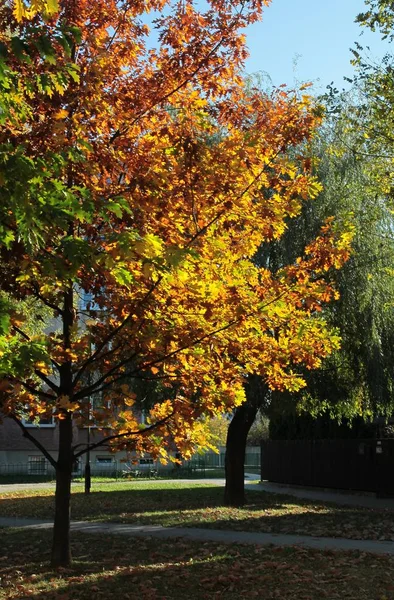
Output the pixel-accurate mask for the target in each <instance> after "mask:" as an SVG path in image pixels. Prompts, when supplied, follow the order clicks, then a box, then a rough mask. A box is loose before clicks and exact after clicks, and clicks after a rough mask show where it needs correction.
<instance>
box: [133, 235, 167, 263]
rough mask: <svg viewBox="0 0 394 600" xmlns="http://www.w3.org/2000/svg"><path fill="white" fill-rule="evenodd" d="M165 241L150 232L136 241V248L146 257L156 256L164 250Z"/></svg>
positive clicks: (136, 250)
mask: <svg viewBox="0 0 394 600" xmlns="http://www.w3.org/2000/svg"><path fill="white" fill-rule="evenodd" d="M163 248H164V244H163V241H162V240H161V239H160V238H159V237H158V236H156V235H153V234H151V233H148V234H147V235H146V236H145V237H144V238H143V239H141V240H139V241H137V242H134V250H135V252H137V253H138V254H139V255H140V256H144V257H145V258H156V257H158V256H160V255H161V254H162V252H163Z"/></svg>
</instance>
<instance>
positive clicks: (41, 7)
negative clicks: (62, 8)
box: [13, 0, 59, 22]
mask: <svg viewBox="0 0 394 600" xmlns="http://www.w3.org/2000/svg"><path fill="white" fill-rule="evenodd" d="M39 12H42V13H43V14H44V15H47V16H52V15H54V14H56V13H57V12H59V2H58V0H31V2H30V3H28V4H27V6H26V4H25V2H24V1H23V0H14V10H13V13H14V15H15V18H16V20H17V21H19V22H20V21H22V20H23V19H24V18H28V19H32V18H33V17H34V16H35V15H36V14H37V13H39Z"/></svg>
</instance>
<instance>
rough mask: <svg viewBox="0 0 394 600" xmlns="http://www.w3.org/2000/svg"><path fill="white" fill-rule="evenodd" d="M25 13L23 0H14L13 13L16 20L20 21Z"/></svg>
mask: <svg viewBox="0 0 394 600" xmlns="http://www.w3.org/2000/svg"><path fill="white" fill-rule="evenodd" d="M26 14H27V11H26V8H25V6H24V3H23V0H15V5H14V15H15V17H16V20H17V21H22V19H23V17H24V16H25V15H26Z"/></svg>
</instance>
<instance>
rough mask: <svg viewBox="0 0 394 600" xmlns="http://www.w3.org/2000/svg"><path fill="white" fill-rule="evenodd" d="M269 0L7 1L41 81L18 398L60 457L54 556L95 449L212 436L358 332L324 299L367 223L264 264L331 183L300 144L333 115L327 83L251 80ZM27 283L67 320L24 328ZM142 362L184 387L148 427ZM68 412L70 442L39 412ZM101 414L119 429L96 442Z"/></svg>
mask: <svg viewBox="0 0 394 600" xmlns="http://www.w3.org/2000/svg"><path fill="white" fill-rule="evenodd" d="M46 4H47V6H49V5H50V6H52V4H51V3H50V2H47V3H46ZM266 4H267V2H265V1H263V0H261V1H256V0H254V1H253V2H252V1H250V2H245V1H244V0H243V1H242V2H241V1H240V2H238V1H234V0H232V1H231V2H229V1H227V0H212V1H211V2H208V3H207V6H206V8H205V9H204V11H202V10H199V9H198V8H197V7H196V6H194V4H193V3H192V2H179V3H178V2H171V1H169V0H151V1H146V2H135V1H133V2H131V1H129V0H124V1H123V2H116V1H115V0H97V1H96V2H88V1H87V0H61V1H60V2H59V10H58V11H57V12H56V13H53V14H52V10H50V11H48V10H46V12H42V13H41V12H39V8H40V6H39V4H38V3H33V2H32V3H31V7H32V8H34V9H36V8H37V11H38V12H35V10H34V11H33V13H30V12H29V13H26V14H25V13H24V12H23V11H22V12H21V8H20V7H21V3H20V2H17V3H16V4H15V5H14V6H12V4H11V3H7V4H3V5H2V7H1V8H0V22H1V30H0V41H1V48H2V54H3V63H4V64H5V65H6V68H7V69H8V71H9V73H10V77H11V79H13V77H14V74H17V81H18V82H21V84H20V85H19V84H17V85H16V87H15V88H14V89H12V91H11V96H10V101H13V100H14V99H15V94H19V96H20V98H19V99H18V104H20V103H22V104H23V106H24V107H25V110H23V111H19V110H17V109H16V108H12V109H10V110H9V111H8V113H7V114H6V115H5V118H4V124H3V127H2V130H1V132H0V144H1V145H2V146H1V147H2V161H1V164H0V169H1V170H0V177H1V180H2V182H3V185H2V191H1V192H0V194H1V196H0V198H1V201H2V202H1V207H0V211H1V213H0V214H1V227H2V229H1V238H0V239H1V275H2V277H1V289H2V291H3V292H4V293H5V294H6V296H7V298H8V299H9V301H8V302H4V303H3V304H2V305H1V310H2V315H3V316H2V320H1V323H2V330H1V332H0V335H1V337H0V376H1V384H0V385H1V394H2V396H1V408H2V412H3V413H4V414H5V415H6V416H8V417H9V418H12V419H14V421H15V422H16V423H17V424H18V425H19V426H20V428H21V430H22V433H23V435H25V436H26V437H28V439H30V440H31V442H32V443H33V444H35V445H36V446H37V447H38V448H39V449H40V451H41V452H42V453H43V454H44V456H45V457H46V458H47V460H48V461H49V462H50V463H51V464H52V465H53V466H54V468H55V469H56V494H55V503H56V507H55V523H54V540H53V549H52V564H53V565H67V564H69V562H70V560H71V556H70V544H69V523H70V483H71V471H72V465H73V462H74V461H75V459H77V458H79V457H80V456H82V455H83V454H84V453H85V452H87V450H88V449H92V448H96V447H99V446H100V445H102V444H112V446H113V447H114V449H119V448H128V449H129V448H133V449H135V450H137V451H148V452H150V453H151V454H152V455H153V456H155V457H159V458H162V459H163V460H164V459H166V458H167V457H168V450H167V449H166V446H168V445H169V443H175V444H176V446H177V448H178V449H179V451H180V452H181V453H182V454H183V456H185V457H187V456H190V455H191V453H192V451H193V449H194V448H195V446H196V444H200V445H204V444H205V445H206V444H207V440H206V438H205V432H204V427H203V421H202V420H201V419H200V417H202V416H208V417H213V416H215V415H217V414H220V413H222V412H228V411H229V410H231V409H232V408H233V407H234V406H237V405H240V404H242V402H243V400H244V389H243V381H244V378H245V377H246V376H247V375H248V374H254V373H257V374H260V375H263V376H264V380H265V382H266V384H267V385H268V386H270V387H272V388H279V389H293V390H294V389H298V388H299V387H300V386H303V385H304V380H303V378H302V377H300V375H299V372H298V366H299V365H301V364H303V365H307V366H308V368H311V369H312V368H315V367H317V366H318V365H319V364H320V361H321V359H322V357H324V356H326V355H327V354H328V353H330V352H331V351H332V350H333V349H334V348H336V347H337V346H338V343H339V342H338V337H337V335H336V332H335V331H332V330H331V329H330V328H329V327H327V324H326V323H325V321H324V319H321V318H319V314H318V311H319V310H320V309H321V305H322V304H323V303H325V302H327V301H329V300H331V299H332V298H334V297H335V295H336V292H335V290H334V289H333V287H332V286H331V285H330V284H329V283H328V282H327V281H326V278H325V274H326V272H327V270H328V269H330V267H333V268H339V267H340V266H341V265H342V263H343V262H344V260H346V259H347V257H348V246H349V241H350V238H351V232H346V233H343V232H338V231H336V230H335V227H334V228H333V227H332V226H331V223H326V224H325V225H324V226H323V228H322V230H321V231H320V233H319V234H318V236H317V237H316V239H315V240H313V241H312V242H311V243H310V244H309V245H308V247H307V248H306V250H305V253H304V254H303V256H302V257H300V258H299V259H297V261H295V262H294V263H293V264H291V265H289V266H285V267H284V268H282V269H280V270H278V271H276V272H271V271H270V269H269V268H266V267H258V266H256V264H255V263H254V262H253V261H252V260H251V259H252V257H253V256H254V255H255V253H256V251H257V248H258V247H259V245H260V244H261V242H262V241H266V242H269V241H271V240H274V239H277V238H279V237H280V236H281V235H282V234H283V232H284V230H285V228H286V225H285V219H286V217H288V216H294V215H296V214H297V213H298V212H299V211H300V208H301V205H302V203H303V201H306V200H308V199H310V198H313V197H314V196H316V194H317V193H318V191H319V189H320V187H319V184H318V183H317V182H316V179H315V178H314V177H313V176H312V175H311V172H310V165H309V162H308V159H307V158H304V156H303V153H302V152H300V153H299V154H298V155H297V156H296V157H295V158H294V159H291V158H290V154H289V152H288V150H289V148H291V147H294V148H296V147H297V148H298V147H300V145H301V144H302V142H305V141H306V140H308V139H309V138H310V137H311V136H312V135H313V132H314V130H315V127H316V125H317V123H318V122H319V117H318V116H317V115H316V114H315V112H314V110H313V106H312V103H311V101H310V99H309V98H308V97H307V96H306V95H302V93H300V94H296V93H290V92H286V91H285V90H279V91H277V92H274V93H273V94H272V95H266V94H261V93H260V92H259V91H258V90H254V91H253V92H251V91H250V90H249V91H248V94H245V89H244V84H243V80H242V78H241V69H242V65H243V61H244V59H245V57H246V49H245V40H244V36H243V33H242V31H243V29H244V28H245V27H246V26H247V25H249V24H250V23H252V22H254V21H256V20H257V19H259V18H260V17H261V12H262V8H263V6H264V5H266ZM149 11H153V16H154V18H153V25H152V27H153V31H154V33H155V40H156V42H155V43H154V44H152V43H151V40H150V38H149V35H150V29H149V27H148V25H147V14H148V12H149ZM3 200H4V202H3ZM81 296H83V297H84V299H85V302H84V303H81V302H80V300H81ZM26 299H33V300H34V301H35V302H37V303H39V304H41V305H43V306H45V307H47V308H49V309H50V310H51V312H52V315H53V326H52V327H51V328H50V329H49V330H48V329H47V331H46V332H41V333H37V332H36V333H34V334H31V333H30V332H29V331H28V330H27V329H26V327H25V320H24V317H23V314H22V313H21V311H19V310H18V302H19V301H24V300H26ZM139 379H142V380H146V381H149V380H155V381H160V382H161V385H162V386H163V388H164V391H165V392H166V390H167V392H166V393H165V394H164V395H163V396H162V397H161V399H160V401H159V402H156V403H155V404H154V405H153V406H152V407H151V408H150V410H149V415H148V420H147V424H146V425H141V424H140V423H139V422H138V419H137V416H136V414H135V412H133V405H134V404H135V402H136V394H135V392H133V381H135V380H139ZM92 395H96V396H97V395H100V396H101V398H102V403H101V406H99V407H96V408H93V409H92V407H91V404H90V398H91V396H92ZM48 410H49V411H52V412H53V414H54V416H55V418H56V419H57V421H58V428H59V452H58V456H57V458H56V459H54V458H52V456H51V455H50V454H49V453H48V452H47V450H46V449H45V448H44V447H43V446H42V445H41V444H40V443H39V442H38V440H37V439H35V437H34V435H33V434H32V433H31V431H29V430H28V429H26V428H25V427H24V426H23V422H22V418H23V416H26V415H27V416H28V417H29V418H31V419H39V417H40V415H41V414H43V413H46V412H48ZM87 414H90V416H91V419H92V420H93V422H94V423H95V424H97V425H99V426H101V427H102V429H103V432H106V434H105V433H104V434H103V438H102V440H100V441H98V442H95V443H93V444H90V446H89V447H88V446H85V447H83V448H80V447H78V448H76V447H75V446H74V444H73V426H75V425H78V424H84V423H85V424H86V415H87ZM108 430H110V433H109V434H108Z"/></svg>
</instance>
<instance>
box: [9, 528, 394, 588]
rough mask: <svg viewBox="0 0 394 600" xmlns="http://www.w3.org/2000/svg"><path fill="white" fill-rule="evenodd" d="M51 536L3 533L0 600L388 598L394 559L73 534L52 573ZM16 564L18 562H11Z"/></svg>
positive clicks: (365, 555) (10, 531)
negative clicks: (68, 553)
mask: <svg viewBox="0 0 394 600" xmlns="http://www.w3.org/2000/svg"><path fill="white" fill-rule="evenodd" d="M50 536H51V533H50V532H48V531H40V532H38V531H33V530H31V531H29V533H28V545H27V547H26V549H25V550H26V551H25V561H22V562H25V563H26V564H21V562H20V561H19V560H16V559H18V554H19V551H20V548H21V547H23V544H24V543H25V541H26V532H25V531H21V530H4V531H2V540H3V545H2V550H1V553H2V554H3V553H4V555H3V556H2V557H1V558H0V564H1V568H0V577H1V582H2V586H0V598H1V600H5V599H7V600H16V599H20V600H21V599H22V598H26V599H27V598H29V600H30V599H32V600H37V599H44V598H45V600H91V599H92V598H98V599H100V598H102V599H107V598H125V599H126V600H131V599H135V598H138V599H139V600H179V599H180V598H186V597H187V598H189V599H190V600H208V599H212V598H223V599H226V600H239V599H241V598H249V597H250V598H264V600H275V599H281V600H295V599H297V600H321V599H322V598H327V599H329V600H336V599H339V598H341V599H348V600H393V599H394V589H393V583H392V582H393V580H394V558H393V557H389V556H374V555H371V554H365V553H360V552H347V553H345V552H330V551H318V550H307V549H303V548H267V547H265V548H262V547H255V546H242V545H235V544H234V545H224V544H216V543H213V542H206V543H201V542H191V541H190V542H189V541H185V540H170V541H166V540H158V539H150V538H144V539H133V538H128V537H125V536H117V537H116V536H109V535H100V536H99V535H92V534H90V535H89V536H84V535H83V534H82V533H76V534H73V555H74V561H75V562H74V565H73V567H72V568H69V569H57V570H51V569H50V568H49V567H48V566H47V561H48V559H49V555H48V548H49V547H50ZM16 564H17V566H15V565H16Z"/></svg>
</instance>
